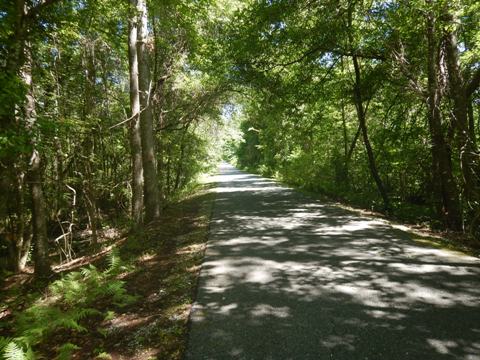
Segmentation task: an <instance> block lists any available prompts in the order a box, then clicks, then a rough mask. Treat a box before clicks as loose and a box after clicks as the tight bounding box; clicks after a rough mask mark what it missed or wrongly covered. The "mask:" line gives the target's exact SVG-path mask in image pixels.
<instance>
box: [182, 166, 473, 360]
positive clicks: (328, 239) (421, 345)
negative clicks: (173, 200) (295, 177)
mask: <svg viewBox="0 0 480 360" xmlns="http://www.w3.org/2000/svg"><path fill="white" fill-rule="evenodd" d="M216 181H217V182H218V183H217V187H216V192H217V200H216V203H215V209H214V214H213V219H212V228H211V237H210V240H209V245H208V249H207V254H206V258H205V262H204V264H203V269H202V272H201V276H200V284H199V290H198V297H197V302H196V304H195V305H194V310H193V313H192V316H191V332H190V339H189V344H188V350H187V354H186V359H188V360H193V359H202V360H203V359H275V360H276V359H301V360H303V359H316V360H322V359H349V360H361V359H369V360H373V359H378V360H395V359H401V360H405V359H412V360H413V359H415V360H427V359H435V360H443V359H480V261H479V260H478V259H476V258H473V257H468V256H463V255H459V254H455V253H452V252H448V251H444V250H438V249H432V248H429V247H424V246H421V245H419V244H417V243H415V242H413V241H412V240H409V239H410V238H409V235H408V234H406V233H404V232H402V231H400V230H397V229H394V228H392V227H390V226H389V225H387V224H386V223H385V222H383V221H380V220H375V219H371V218H367V217H362V216H359V215H356V214H353V213H350V212H348V211H345V210H342V209H340V208H337V207H334V206H330V205H324V204H322V203H321V202H319V201H315V200H312V199H310V198H309V197H308V196H306V195H302V194H300V193H298V192H295V191H293V190H291V189H288V188H284V187H281V186H279V185H277V184H276V183H275V182H273V181H271V180H268V179H265V178H262V177H259V176H255V175H250V174H247V173H244V172H240V171H238V170H236V169H234V168H233V167H231V166H228V165H222V166H221V168H220V174H219V175H218V176H217V177H216Z"/></svg>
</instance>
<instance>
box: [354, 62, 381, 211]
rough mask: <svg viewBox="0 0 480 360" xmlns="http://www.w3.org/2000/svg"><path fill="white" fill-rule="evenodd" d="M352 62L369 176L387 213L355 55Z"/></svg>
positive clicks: (355, 93) (356, 100) (355, 94)
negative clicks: (369, 134)
mask: <svg viewBox="0 0 480 360" xmlns="http://www.w3.org/2000/svg"><path fill="white" fill-rule="evenodd" d="M352 60H353V67H354V69H355V85H354V89H353V91H354V97H355V107H356V109H357V116H358V123H359V126H360V129H361V131H362V138H363V144H364V145H365V151H366V152H367V159H368V168H369V169H370V174H371V175H372V177H373V180H374V181H375V184H376V185H377V189H378V192H379V193H380V196H381V197H382V200H383V207H384V209H385V211H387V212H388V211H389V210H390V201H389V198H388V194H387V191H386V190H385V186H384V185H383V182H382V179H381V178H380V175H379V173H378V169H377V164H376V161H375V156H374V155H373V149H372V145H371V143H370V139H369V137H368V129H367V122H366V116H365V108H364V107H363V99H362V92H361V73H360V65H359V63H358V59H357V57H356V56H355V55H354V56H353V57H352Z"/></svg>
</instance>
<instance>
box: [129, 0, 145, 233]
mask: <svg viewBox="0 0 480 360" xmlns="http://www.w3.org/2000/svg"><path fill="white" fill-rule="evenodd" d="M130 5H131V9H130V19H129V23H128V25H129V32H128V64H129V71H130V116H131V117H132V120H131V122H130V148H131V156H132V219H133V223H134V226H135V227H138V226H139V225H140V224H141V223H142V215H143V164H142V138H141V135H140V114H139V113H140V97H139V96H140V95H139V92H138V56H137V27H138V20H137V15H136V6H137V1H136V0H130Z"/></svg>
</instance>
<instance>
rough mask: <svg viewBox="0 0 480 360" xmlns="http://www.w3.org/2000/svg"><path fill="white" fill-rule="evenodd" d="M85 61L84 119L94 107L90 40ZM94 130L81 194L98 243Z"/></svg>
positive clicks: (89, 139) (87, 148) (87, 143)
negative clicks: (93, 164)
mask: <svg viewBox="0 0 480 360" xmlns="http://www.w3.org/2000/svg"><path fill="white" fill-rule="evenodd" d="M85 52H86V54H85V62H86V70H87V76H86V84H85V99H84V104H85V105H84V112H83V115H84V116H83V117H84V121H88V120H90V119H91V116H92V114H93V112H94V109H95V79H96V71H95V44H94V42H93V41H92V42H91V43H89V44H87V49H86V50H85ZM93 140H94V130H92V133H91V134H87V138H86V139H85V142H84V151H85V156H84V159H83V169H84V178H83V195H84V198H85V207H86V209H87V214H88V220H89V223H90V230H91V231H92V243H93V244H97V243H98V234H97V230H98V224H99V221H98V207H97V195H96V191H95V185H94V181H95V179H94V175H93V170H92V163H93V160H94V156H95V152H94V143H93Z"/></svg>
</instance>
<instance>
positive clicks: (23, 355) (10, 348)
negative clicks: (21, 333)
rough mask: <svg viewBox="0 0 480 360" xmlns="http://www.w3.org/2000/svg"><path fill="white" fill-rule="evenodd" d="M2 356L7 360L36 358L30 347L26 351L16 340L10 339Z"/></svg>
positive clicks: (31, 359) (32, 359)
mask: <svg viewBox="0 0 480 360" xmlns="http://www.w3.org/2000/svg"><path fill="white" fill-rule="evenodd" d="M2 358H3V359H5V360H34V359H35V356H34V354H33V351H32V350H31V349H30V348H28V349H27V350H26V351H25V350H24V349H23V348H22V347H21V346H20V345H18V344H17V343H16V342H15V341H10V342H9V343H8V344H7V345H6V346H5V348H4V349H3V351H2Z"/></svg>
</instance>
